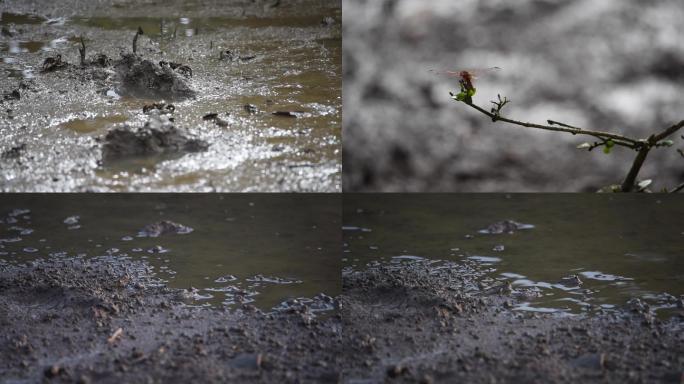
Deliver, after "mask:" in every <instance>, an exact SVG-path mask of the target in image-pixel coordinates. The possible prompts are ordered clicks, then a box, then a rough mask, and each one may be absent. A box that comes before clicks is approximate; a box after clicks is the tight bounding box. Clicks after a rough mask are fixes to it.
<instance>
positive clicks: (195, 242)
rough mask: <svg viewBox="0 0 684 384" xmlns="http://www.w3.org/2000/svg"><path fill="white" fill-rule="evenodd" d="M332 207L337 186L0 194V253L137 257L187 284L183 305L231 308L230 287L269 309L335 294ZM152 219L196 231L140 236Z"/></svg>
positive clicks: (175, 282) (335, 218)
mask: <svg viewBox="0 0 684 384" xmlns="http://www.w3.org/2000/svg"><path fill="white" fill-rule="evenodd" d="M339 209H340V198H339V197H338V196H336V195H307V196H292V195H291V196H285V195H251V196H247V195H244V196H243V195H205V196H198V195H178V196H169V195H153V194H151V195H148V194H143V195H108V196H90V195H87V196H86V195H69V196H64V195H62V196H52V195H4V196H0V214H1V215H2V216H0V218H1V219H0V262H9V263H23V262H27V261H31V260H35V259H38V258H43V259H49V258H51V257H56V258H69V257H86V258H89V257H98V256H108V255H112V256H115V257H120V258H126V257H128V258H133V259H136V260H140V259H142V260H146V261H147V262H149V264H150V265H151V266H152V267H153V268H154V272H155V273H156V276H157V277H158V278H160V279H162V280H163V281H164V282H167V283H168V285H169V286H170V287H174V288H184V289H190V287H193V288H195V289H196V291H193V299H190V300H188V304H190V305H216V306H222V305H224V306H228V307H231V306H233V305H234V304H235V303H236V300H240V298H238V297H236V295H235V293H236V292H237V293H238V295H237V296H242V298H243V299H244V300H243V302H253V303H254V304H255V305H257V306H258V307H260V308H263V309H269V308H272V307H274V306H276V305H278V304H279V303H281V302H283V301H285V300H288V299H292V298H298V297H305V298H311V297H314V296H316V295H317V294H319V293H325V294H327V295H330V296H334V295H336V294H338V293H339V289H340V287H339V282H340V278H339V276H340V264H339V244H340V230H339V227H340V221H339V220H340V219H339ZM17 210H30V212H25V211H23V212H22V211H17ZM159 220H171V221H174V222H177V223H180V224H183V225H186V226H189V227H191V228H193V229H194V230H193V231H192V232H190V233H188V234H168V235H162V236H160V237H156V238H149V237H139V236H138V232H139V230H140V229H141V228H143V227H144V226H145V225H147V224H150V223H153V222H157V221H159Z"/></svg>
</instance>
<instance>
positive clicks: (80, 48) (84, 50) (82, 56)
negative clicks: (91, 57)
mask: <svg viewBox="0 0 684 384" xmlns="http://www.w3.org/2000/svg"><path fill="white" fill-rule="evenodd" d="M78 53H80V54H81V67H85V65H86V62H85V59H86V46H85V42H84V41H83V36H81V47H79V48H78Z"/></svg>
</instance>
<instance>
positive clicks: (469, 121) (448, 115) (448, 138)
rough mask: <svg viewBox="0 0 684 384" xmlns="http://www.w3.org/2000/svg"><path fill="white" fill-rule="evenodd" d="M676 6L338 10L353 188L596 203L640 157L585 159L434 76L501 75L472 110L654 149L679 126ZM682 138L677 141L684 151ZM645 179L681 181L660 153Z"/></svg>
mask: <svg viewBox="0 0 684 384" xmlns="http://www.w3.org/2000/svg"><path fill="white" fill-rule="evenodd" d="M682 20H684V3H682V1H681V0H660V1H652V2H645V1H638V0H600V1H592V0H576V1H553V0H519V1H515V2H510V1H504V0H479V1H478V0H459V1H453V0H430V1H425V0H382V1H380V0H343V51H344V53H343V71H344V80H343V103H344V113H343V138H344V139H343V143H344V144H343V145H344V160H343V161H344V190H345V191H349V192H353V191H475V192H502V191H503V192H514V191H551V192H561V191H564V192H579V191H595V190H597V189H598V188H600V187H603V186H605V185H609V184H619V183H620V182H621V181H622V179H623V178H624V176H625V175H626V174H627V171H628V170H629V167H630V165H631V162H632V159H633V158H634V155H635V153H634V152H633V151H631V150H628V149H624V148H616V149H615V150H614V151H613V153H611V154H610V155H606V154H604V153H603V152H602V151H601V149H598V150H594V151H592V152H587V151H583V150H578V149H576V148H575V147H576V146H577V145H578V144H580V143H582V142H584V141H592V140H591V138H589V137H579V136H572V135H570V134H567V133H554V132H548V131H540V130H531V129H527V128H522V127H518V126H513V125H509V124H506V123H496V124H494V123H492V122H491V120H489V119H488V118H487V117H486V116H484V115H482V114H480V113H479V112H477V111H475V110H474V109H472V108H469V107H468V106H466V105H464V104H462V103H456V102H454V101H452V100H450V98H449V94H448V92H449V91H451V90H456V89H457V88H458V80H457V79H455V78H448V77H444V76H439V75H435V74H433V73H431V72H429V70H430V69H433V68H434V69H438V70H457V69H462V68H485V67H490V66H498V67H501V68H502V69H501V70H500V71H496V72H495V73H490V74H487V75H485V76H482V77H480V78H479V79H478V80H477V81H476V87H477V94H476V95H475V97H474V102H475V103H476V104H479V105H481V106H483V107H485V108H487V109H489V106H490V103H489V101H490V100H492V99H494V98H496V95H497V93H500V94H501V95H502V96H503V95H505V96H507V97H509V98H510V99H512V103H511V104H509V105H508V106H507V107H506V108H505V109H504V115H505V116H507V117H512V118H516V119H520V120H523V121H530V122H537V123H542V124H544V123H545V122H546V120H547V119H552V120H557V121H561V122H564V123H567V124H571V125H576V126H580V127H584V128H587V129H594V130H603V131H611V132H616V133H623V134H627V135H636V136H639V137H644V138H645V137H647V136H648V135H650V134H651V133H654V132H656V131H660V130H663V129H664V128H666V127H668V126H670V125H671V124H673V123H674V122H677V121H679V120H682V119H684V92H683V91H684V42H683V41H682V39H683V38H684V22H682ZM682 134H684V130H683V131H680V132H679V133H678V134H677V135H675V136H673V137H671V139H673V140H674V141H675V147H676V148H684V140H683V139H682V137H681V136H682ZM639 179H654V184H653V185H652V189H653V190H660V189H662V188H664V187H667V188H671V187H673V186H675V185H677V184H679V183H681V182H682V181H684V159H683V158H682V157H681V156H680V155H679V154H678V153H677V152H676V151H675V149H674V148H669V149H655V150H653V151H652V152H651V154H650V155H649V158H648V160H647V162H646V166H645V167H644V168H642V170H641V173H640V174H639Z"/></svg>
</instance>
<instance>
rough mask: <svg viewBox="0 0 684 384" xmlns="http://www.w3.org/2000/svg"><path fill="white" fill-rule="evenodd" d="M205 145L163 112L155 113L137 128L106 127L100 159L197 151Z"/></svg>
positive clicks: (206, 146) (204, 147) (126, 126)
mask: <svg viewBox="0 0 684 384" xmlns="http://www.w3.org/2000/svg"><path fill="white" fill-rule="evenodd" d="M208 147H209V144H208V143H207V142H205V141H203V140H199V139H194V138H189V137H188V136H187V134H186V133H184V132H183V131H181V130H180V129H178V128H176V126H175V125H174V124H173V123H172V122H171V121H170V120H169V118H168V117H167V116H165V115H162V116H160V115H159V114H158V113H157V114H154V115H153V116H150V120H149V121H148V122H147V123H146V124H145V125H144V126H143V127H140V128H138V129H134V128H132V127H130V126H128V125H125V126H123V127H117V128H112V129H110V130H109V132H107V135H106V136H105V137H104V145H103V146H102V160H103V162H110V161H112V160H116V159H120V158H126V157H130V156H143V155H155V154H156V155H159V154H163V153H177V152H200V151H204V150H206V149H207V148H208Z"/></svg>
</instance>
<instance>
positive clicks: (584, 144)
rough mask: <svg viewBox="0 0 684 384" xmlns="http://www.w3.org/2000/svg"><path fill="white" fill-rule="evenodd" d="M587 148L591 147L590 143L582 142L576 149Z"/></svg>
mask: <svg viewBox="0 0 684 384" xmlns="http://www.w3.org/2000/svg"><path fill="white" fill-rule="evenodd" d="M589 148H591V144H589V143H582V144H580V145H578V146H577V149H589Z"/></svg>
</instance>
